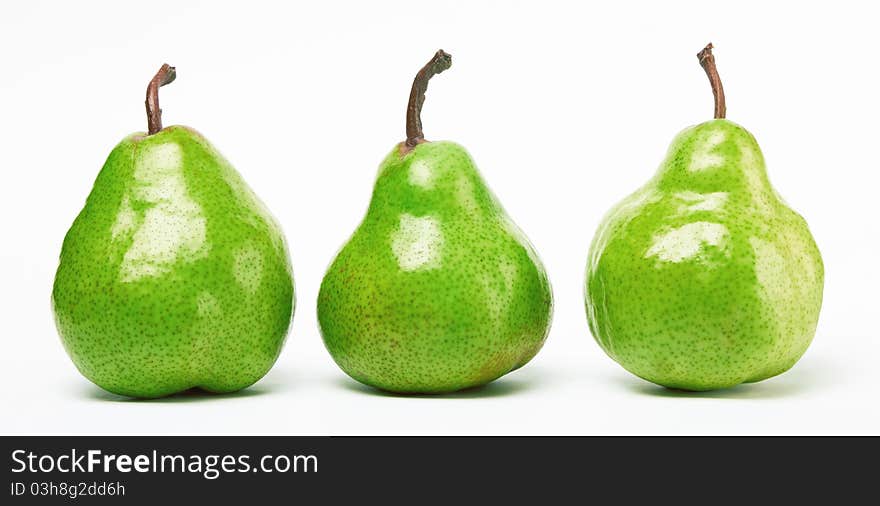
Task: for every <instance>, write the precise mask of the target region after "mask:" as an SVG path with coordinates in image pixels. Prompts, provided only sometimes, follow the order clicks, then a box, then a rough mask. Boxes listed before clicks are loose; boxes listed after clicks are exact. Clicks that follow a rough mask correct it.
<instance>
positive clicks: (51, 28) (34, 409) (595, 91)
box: [0, 0, 880, 434]
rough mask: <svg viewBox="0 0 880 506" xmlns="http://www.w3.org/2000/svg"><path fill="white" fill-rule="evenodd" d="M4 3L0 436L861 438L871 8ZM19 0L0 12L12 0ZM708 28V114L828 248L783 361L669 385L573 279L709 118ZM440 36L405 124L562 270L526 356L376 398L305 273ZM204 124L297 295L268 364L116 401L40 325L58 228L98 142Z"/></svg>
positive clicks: (865, 424) (878, 279)
mask: <svg viewBox="0 0 880 506" xmlns="http://www.w3.org/2000/svg"><path fill="white" fill-rule="evenodd" d="M237 3H238V4H239V5H238V6H235V5H233V4H232V3H224V4H221V3H220V2H207V1H205V2H181V1H168V2H166V1H158V0H150V1H148V2H60V1H59V2H54V3H48V2H14V3H13V2H7V3H4V4H3V7H0V47H2V55H3V56H2V62H0V171H2V180H0V181H2V182H0V219H2V231H0V238H2V239H0V240H2V248H0V290H2V291H0V311H2V317H0V346H2V348H0V387H2V390H0V432H3V433H58V434H61V433H75V434H77V433H95V434H102V433H128V434H139V433H185V434H189V433H192V434H202V433H260V434H263V433H284V434H532V433H534V434H607V433H611V434H619V433H638V434H648V433H687V434H694V433H700V434H702V433H721V434H729V433H780V434H804V433H808V434H809V433H875V434H876V433H878V432H880V430H878V429H880V397H878V393H877V392H878V388H880V367H878V362H880V344H878V340H877V334H878V333H877V326H876V325H877V311H878V310H877V294H878V290H877V286H878V284H880V276H878V271H877V263H878V256H877V255H878V249H880V240H878V226H877V217H878V216H880V213H878V207H880V204H878V184H880V176H878V172H880V164H878V156H877V149H878V138H880V135H878V134H880V128H878V126H880V123H878V118H880V98H878V95H877V94H878V90H880V73H878V67H880V65H878V63H877V62H878V58H880V55H878V51H877V50H878V49H880V47H878V46H880V43H878V35H877V27H876V22H877V19H878V15H877V14H878V13H877V12H872V7H870V3H869V2H865V3H864V4H861V5H860V4H857V3H852V4H850V3H848V2H840V1H838V2H825V3H824V4H812V3H808V2H791V3H790V4H787V5H785V4H783V3H782V2H779V3H775V2H774V3H772V4H771V3H769V2H747V1H738V2H705V1H699V2H680V3H677V4H675V6H674V7H671V6H661V5H660V4H665V3H667V2H648V1H646V2H595V4H594V5H588V4H587V3H586V2H549V1H540V2H539V1H532V2H475V1H470V2H431V3H428V2H414V1H412V0H409V1H402V2H354V1H352V2H345V3H343V2H320V3H319V2H312V4H314V5H311V6H288V5H282V3H281V2H278V3H261V2H256V1H249V2H237ZM13 4H14V6H13ZM710 40H711V41H712V42H714V43H715V46H716V50H715V55H716V58H717V62H718V67H719V70H720V73H721V76H722V79H723V81H724V86H725V90H726V92H727V96H728V118H730V119H731V120H733V121H736V122H738V123H740V124H742V125H744V126H745V127H746V128H748V129H749V130H750V131H751V132H752V133H753V134H754V135H755V136H756V137H757V139H758V141H759V142H760V143H761V146H762V148H763V150H764V154H765V157H766V159H767V162H768V169H769V172H770V177H771V179H772V181H773V183H774V185H775V186H776V188H777V190H778V191H779V192H780V193H781V194H782V195H783V196H784V197H785V198H786V200H787V201H788V203H789V204H790V205H791V206H792V207H793V208H795V209H796V210H798V211H799V212H801V214H803V215H804V216H805V217H806V219H807V221H808V222H809V224H810V226H811V229H812V231H813V233H814V235H815V237H816V241H817V242H818V244H819V246H820V249H821V251H822V254H823V257H824V260H825V268H826V287H825V303H824V307H823V309H822V315H821V318H820V322H819V328H818V332H817V335H816V339H815V341H814V343H813V345H812V347H811V348H810V349H809V351H808V352H807V354H806V355H805V356H804V357H803V359H802V360H801V361H800V362H799V363H798V364H797V365H796V366H795V367H794V369H792V370H791V371H790V372H788V373H786V374H784V375H782V376H780V377H777V378H774V379H771V380H768V381H766V382H764V383H761V384H757V385H747V386H741V387H737V388H734V389H731V390H726V391H718V392H710V393H702V394H682V393H673V392H670V391H666V390H664V389H661V388H659V387H655V386H653V385H651V384H648V383H645V382H643V381H641V380H639V379H637V378H635V377H633V376H631V375H629V374H628V373H627V372H626V371H624V370H623V369H622V368H620V367H619V366H618V365H617V364H615V363H614V362H613V361H612V360H610V359H609V358H607V357H606V356H605V355H604V354H603V352H602V351H601V350H600V349H599V347H598V346H597V345H596V344H595V343H594V341H593V339H592V337H591V336H590V334H589V330H588V328H587V324H586V318H585V315H584V309H583V294H582V292H583V275H584V267H585V263H586V255H587V249H588V246H589V242H590V240H591V238H592V236H593V233H594V232H595V230H596V227H597V225H598V224H599V221H600V219H601V218H602V216H603V214H604V213H605V212H606V211H607V210H608V208H609V207H610V206H611V205H613V204H614V203H615V202H617V201H618V200H620V199H622V198H623V197H624V196H626V195H627V194H628V193H629V192H631V191H632V190H634V189H635V188H636V187H637V186H639V185H641V184H642V183H643V182H644V181H646V180H647V179H648V178H649V177H650V176H651V175H652V174H653V172H654V170H655V168H656V167H657V165H658V164H659V162H660V160H661V158H662V157H663V155H664V153H665V151H666V148H667V145H668V143H669V142H670V140H671V139H672V137H673V136H674V135H675V134H676V133H677V132H678V131H679V130H681V129H682V128H684V127H685V126H687V125H690V124H694V123H698V122H701V121H704V120H707V119H710V117H711V113H712V95H711V91H710V88H709V85H708V81H707V79H706V76H705V75H704V74H703V71H702V69H701V68H700V66H699V64H698V62H697V58H696V56H695V55H696V53H697V52H698V51H699V50H700V49H701V48H702V47H703V45H704V44H705V43H706V42H708V41H710ZM441 47H442V48H443V49H445V50H447V51H448V52H450V53H451V54H452V55H453V61H454V64H453V67H452V69H451V70H449V71H447V72H446V73H444V74H443V75H441V76H438V77H436V78H435V79H434V80H433V81H432V82H431V86H430V89H429V91H428V98H427V101H426V104H425V112H424V114H423V119H424V123H425V132H426V136H427V137H428V138H429V139H435V140H439V139H450V140H455V141H457V142H459V143H461V144H463V145H464V146H465V147H467V148H468V149H469V150H470V152H471V154H472V155H473V156H474V158H475V159H476V161H477V164H478V165H479V167H480V169H481V171H482V173H483V175H484V177H485V178H486V180H487V181H488V182H489V184H490V185H491V187H492V189H493V190H494V192H495V193H496V194H497V195H498V197H499V198H500V200H501V202H502V203H503V204H504V206H505V207H506V209H507V211H508V212H509V214H510V215H511V216H512V217H513V218H514V220H515V221H516V222H517V223H518V224H519V225H520V226H521V227H522V229H523V230H524V231H525V232H526V234H527V235H528V236H529V237H530V238H531V240H532V242H533V243H534V244H535V246H536V248H537V250H538V252H539V253H540V255H541V257H542V258H543V260H544V263H545V265H546V267H547V270H548V272H549V276H550V279H551V282H552V284H553V288H554V294H555V299H556V306H555V308H556V309H555V318H554V321H553V327H552V330H551V333H550V337H549V340H548V341H547V344H546V346H545V347H544V350H543V351H542V352H541V353H540V354H539V355H538V356H537V357H536V358H535V359H534V360H533V361H532V362H531V363H530V364H529V365H528V366H526V367H525V368H523V369H521V370H519V371H517V372H515V373H512V374H510V375H508V376H506V377H504V378H502V379H501V380H499V381H497V382H495V383H494V384H492V385H490V386H488V387H486V388H483V389H480V390H476V391H470V392H465V393H461V394H456V395H448V396H441V397H394V396H389V395H384V394H381V393H379V392H377V391H374V390H371V389H368V388H366V387H362V386H360V385H359V384H357V383H355V382H354V381H353V380H350V379H348V377H346V376H345V375H344V374H343V373H342V372H341V371H340V370H339V369H338V368H337V367H336V366H335V364H334V363H333V361H332V360H331V358H330V356H329V355H328V354H327V353H326V351H325V350H324V348H323V345H322V343H321V338H320V335H319V333H318V327H317V322H316V317H315V299H316V296H317V291H318V286H319V283H320V281H321V277H322V276H323V274H324V270H325V269H326V267H327V266H328V264H329V262H330V260H331V259H332V257H333V255H334V254H335V253H336V251H337V249H338V248H339V247H340V246H341V245H342V243H343V242H344V241H345V240H346V239H347V237H348V235H349V234H350V233H351V232H352V231H353V230H354V228H355V226H356V225H357V224H358V223H359V221H360V219H361V217H362V215H363V212H364V211H365V209H366V206H367V203H368V201H369V198H370V193H371V190H372V183H373V180H374V178H375V175H376V169H377V166H378V164H379V162H380V161H381V159H382V158H383V157H384V156H385V154H386V153H387V152H388V151H389V150H390V149H391V148H392V146H394V144H395V143H397V142H399V141H401V140H403V137H404V122H403V119H404V112H405V104H406V99H407V96H408V93H409V87H410V84H411V80H412V77H413V75H414V74H415V72H416V71H417V70H418V69H419V68H420V67H421V66H422V65H423V64H424V63H425V62H426V61H427V60H428V59H429V58H430V56H431V55H432V54H433V53H434V51H435V50H436V49H438V48H441ZM166 61H167V62H168V63H170V64H172V65H175V66H176V67H177V69H178V79H177V81H176V82H175V83H174V84H172V85H170V86H168V87H166V88H163V89H162V93H161V103H162V107H163V109H164V111H165V115H164V119H165V124H166V125H171V124H185V125H189V126H192V127H194V128H196V129H198V130H200V131H202V133H204V134H205V135H206V136H207V137H208V139H210V140H211V141H212V142H213V143H214V145H215V146H217V147H218V148H219V149H220V150H221V151H222V152H223V153H224V154H225V156H226V157H227V158H228V159H229V160H230V161H231V162H232V163H233V165H235V167H236V168H237V169H238V170H239V172H241V173H242V175H243V176H244V178H245V179H246V180H247V181H248V182H249V184H250V185H251V186H252V188H253V189H254V190H255V191H256V192H257V194H258V195H260V196H261V198H262V199H263V201H264V202H265V203H266V204H267V205H268V207H269V208H270V209H271V210H272V212H273V213H274V214H275V215H276V217H277V218H278V219H279V221H280V222H281V223H282V225H283V227H284V230H285V232H286V234H287V238H288V241H289V244H290V248H291V252H292V257H293V265H294V273H295V279H296V286H297V292H298V300H297V307H296V315H295V318H294V322H293V327H292V331H291V334H290V336H289V338H288V342H287V345H286V347H285V349H284V351H283V352H282V355H281V357H280V359H279V360H278V362H277V364H276V366H275V368H274V369H273V370H272V371H271V372H270V373H269V374H268V376H266V378H264V379H263V380H262V381H261V382H259V383H258V384H257V385H255V386H254V387H252V388H250V389H248V390H246V391H243V392H241V393H239V394H235V395H229V396H223V397H217V396H204V395H202V396H193V395H187V396H177V397H172V398H168V399H164V400H158V401H149V402H142V401H132V400H127V399H123V398H120V397H116V396H113V395H111V394H107V393H105V392H103V391H102V390H100V389H99V388H97V387H95V386H93V385H92V384H91V383H89V382H88V381H87V380H86V379H84V378H83V377H82V376H81V375H80V374H79V373H78V372H77V371H76V369H75V368H74V366H73V364H72V363H71V362H70V360H69V359H68V357H67V356H66V354H65V352H64V350H63V349H62V346H61V344H60V341H59V338H58V336H57V333H56V331H55V327H54V323H53V320H52V316H51V312H50V308H49V294H50V290H51V284H52V279H53V276H54V272H55V268H56V266H57V261H58V252H59V250H60V247H61V241H62V239H63V237H64V234H65V232H66V230H67V228H68V227H69V226H70V224H71V222H72V221H73V218H74V217H75V216H76V214H77V213H78V212H79V210H80V209H81V207H82V205H83V203H84V200H85V197H86V195H88V193H89V191H90V189H91V185H92V182H93V180H94V178H95V176H96V175H97V173H98V171H99V170H100V168H101V165H102V164H103V162H104V160H105V158H106V156H107V154H108V153H109V152H110V150H111V149H112V148H113V146H114V145H115V144H116V143H117V142H118V141H119V140H121V139H122V137H123V136H125V135H127V134H128V133H130V132H133V131H139V130H144V129H145V128H146V118H145V114H144V107H143V100H144V90H145V88H146V85H147V82H148V80H149V79H150V78H151V77H152V75H153V74H154V73H155V71H156V70H157V69H158V67H159V66H160V64H161V63H163V62H166Z"/></svg>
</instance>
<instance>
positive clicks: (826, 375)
mask: <svg viewBox="0 0 880 506" xmlns="http://www.w3.org/2000/svg"><path fill="white" fill-rule="evenodd" d="M617 381H618V383H620V384H621V385H623V387H624V388H626V389H627V390H629V391H631V392H635V393H637V394H641V395H647V396H651V397H666V398H682V399H746V400H763V399H782V398H790V397H797V396H800V395H804V394H808V393H812V392H815V391H818V390H821V389H824V388H826V387H828V386H829V385H833V384H834V383H836V382H838V381H839V376H838V375H837V374H835V369H834V368H833V367H829V364H827V363H823V364H817V363H816V362H815V361H813V362H811V363H808V364H802V365H801V367H799V365H798V364H795V366H794V367H793V368H792V369H790V370H788V371H787V372H784V373H782V374H780V375H778V376H774V377H772V378H768V379H765V380H763V381H759V382H757V383H743V384H740V385H736V386H734V387H730V388H725V389H721V390H709V391H706V392H692V391H688V390H678V389H673V388H666V387H663V386H660V385H655V384H654V383H651V382H649V381H647V380H643V379H641V378H637V377H635V376H620V377H618V378H617Z"/></svg>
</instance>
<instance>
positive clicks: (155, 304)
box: [52, 67, 294, 398]
mask: <svg viewBox="0 0 880 506" xmlns="http://www.w3.org/2000/svg"><path fill="white" fill-rule="evenodd" d="M163 68H164V67H163ZM156 109H157V108H156ZM154 119H155V118H154V117H151V128H153V127H157V128H158V131H156V132H155V133H149V134H148V133H136V134H133V135H130V136H128V137H126V138H125V139H124V140H123V141H122V142H120V143H119V145H117V146H116V147H115V148H114V149H113V151H112V152H111V153H110V156H109V157H108V158H107V161H106V163H105V164H104V167H103V168H102V169H101V172H100V174H99V175H98V177H97V179H96V181H95V184H94V187H93V189H92V191H91V193H90V194H89V196H88V199H87V200H86V204H85V207H84V208H83V210H82V212H80V214H79V216H77V218H76V220H75V221H74V223H73V226H72V227H71V228H70V230H69V232H68V233H67V236H66V237H65V239H64V244H63V246H62V250H61V257H60V263H59V266H58V271H57V274H56V277H55V284H54V286H53V290H52V307H53V310H54V313H55V320H56V324H57V328H58V332H59V334H60V336H61V340H62V343H63V344H64V347H65V349H66V350H67V352H68V354H69V355H70V357H71V359H72V360H73V362H74V364H75V365H76V367H77V368H78V369H79V371H80V372H81V373H82V374H83V375H84V376H85V377H86V378H88V379H90V380H91V381H93V382H94V383H95V384H97V385H99V386H100V387H102V388H104V389H106V390H108V391H110V392H113V393H116V394H120V395H125V396H131V397H141V398H154V397H162V396H166V395H170V394H173V393H177V392H181V391H183V390H188V389H191V388H200V389H203V390H206V391H210V392H233V391H236V390H240V389H242V388H245V387H247V386H249V385H251V384H253V383H254V382H256V381H257V380H259V379H260V378H261V377H263V375H265V374H266V372H267V371H268V370H269V369H270V368H271V367H272V365H273V363H274V362H275V360H276V358H277V357H278V354H279V353H280V351H281V348H282V345H283V343H284V339H285V336H286V335H287V331H288V327H289V325H290V321H291V317H292V314H293V307H294V289H293V278H292V274H291V266H290V260H289V255H288V252H287V246H286V244H285V239H284V235H283V233H282V231H281V228H280V227H279V226H278V224H277V223H276V222H275V220H274V218H273V217H272V216H271V215H270V214H269V212H268V211H267V210H266V208H265V206H264V205H263V204H262V203H261V202H260V201H259V199H258V198H257V197H256V195H254V193H253V192H252V191H251V189H250V188H249V187H248V186H247V184H246V183H245V182H244V181H243V180H242V178H241V176H240V175H239V174H238V173H237V172H236V171H235V169H234V168H233V167H232V166H231V165H230V164H229V163H228V162H227V161H226V160H225V159H224V158H223V157H222V156H221V155H220V153H218V152H217V150H216V149H214V148H213V147H212V146H211V145H210V144H209V143H208V141H207V140H205V138H204V137H202V136H201V135H200V134H198V133H197V132H195V131H194V130H192V129H189V128H187V127H181V126H171V127H167V128H164V129H163V128H161V122H158V124H157V123H155V122H154V121H153V120H154ZM157 125H158V126H157Z"/></svg>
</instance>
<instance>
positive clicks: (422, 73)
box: [405, 49, 452, 148]
mask: <svg viewBox="0 0 880 506" xmlns="http://www.w3.org/2000/svg"><path fill="white" fill-rule="evenodd" d="M451 65H452V56H451V55H450V54H449V53H447V52H445V51H443V50H442V49H441V50H439V51H437V53H436V54H434V57H433V58H431V61H429V62H428V63H427V64H426V65H425V66H424V67H422V69H421V70H419V73H418V74H416V78H415V79H414V80H413V84H412V90H411V91H410V93H409V104H407V106H406V143H405V144H406V147H407V148H413V147H415V146H416V145H417V144H419V143H420V142H424V141H425V134H424V132H422V117H421V116H422V105H423V104H424V103H425V92H426V91H428V81H430V80H431V78H432V77H434V76H435V75H436V74H439V73H441V72H443V71H444V70H446V69H448V68H449V67H450V66H451Z"/></svg>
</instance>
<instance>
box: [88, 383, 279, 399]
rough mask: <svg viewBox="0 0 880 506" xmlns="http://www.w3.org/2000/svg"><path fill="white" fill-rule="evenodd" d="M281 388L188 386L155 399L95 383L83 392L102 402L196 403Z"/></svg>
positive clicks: (260, 385)
mask: <svg viewBox="0 0 880 506" xmlns="http://www.w3.org/2000/svg"><path fill="white" fill-rule="evenodd" d="M281 390H283V388H282V385H281V383H279V382H273V381H259V382H257V383H255V384H254V385H251V386H249V387H247V388H244V389H242V390H238V391H236V392H228V393H214V392H209V391H207V390H202V389H201V388H190V389H189V390H184V391H182V392H178V393H176V394H171V395H168V396H165V397H158V398H155V399H140V398H137V397H126V396H124V395H118V394H114V393H112V392H108V391H107V390H104V389H103V388H101V387H99V386H97V385H89V386H88V387H87V390H86V392H85V397H86V398H87V399H90V400H95V401H102V402H120V403H136V404H140V403H143V404H176V403H197V402H211V401H221V400H229V399H246V398H248V397H260V396H263V395H269V394H272V393H276V392H279V391H281Z"/></svg>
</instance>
